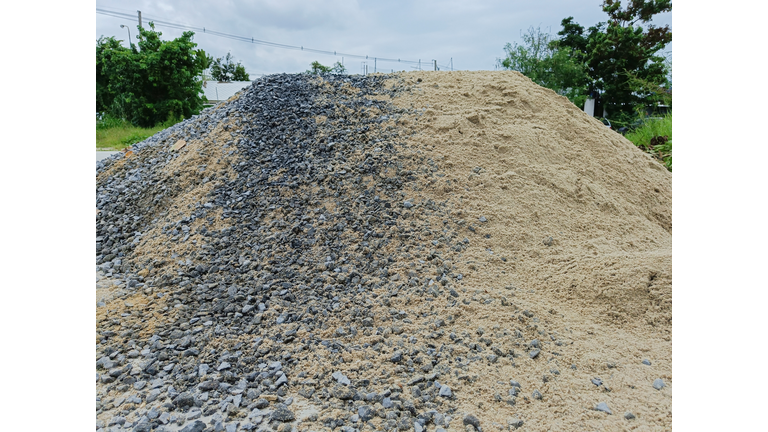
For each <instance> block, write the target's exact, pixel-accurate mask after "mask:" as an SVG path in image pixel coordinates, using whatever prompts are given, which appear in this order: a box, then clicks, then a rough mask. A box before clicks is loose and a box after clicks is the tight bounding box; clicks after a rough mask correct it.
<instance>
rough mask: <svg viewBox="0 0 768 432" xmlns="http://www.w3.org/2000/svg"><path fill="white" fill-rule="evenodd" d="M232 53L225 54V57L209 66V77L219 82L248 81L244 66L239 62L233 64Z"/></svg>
mask: <svg viewBox="0 0 768 432" xmlns="http://www.w3.org/2000/svg"><path fill="white" fill-rule="evenodd" d="M233 60H234V58H233V57H232V53H229V52H228V53H227V55H226V56H225V57H223V58H222V57H219V58H217V59H216V60H214V61H213V62H212V64H211V76H212V77H213V79H215V80H216V81H219V82H230V81H250V78H249V76H248V73H247V72H246V71H245V66H243V65H242V64H240V62H237V63H236V64H235V63H234V61H233Z"/></svg>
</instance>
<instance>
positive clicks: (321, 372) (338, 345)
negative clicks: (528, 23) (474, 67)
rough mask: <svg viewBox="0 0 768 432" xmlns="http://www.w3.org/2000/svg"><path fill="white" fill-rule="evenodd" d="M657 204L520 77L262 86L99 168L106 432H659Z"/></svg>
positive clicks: (601, 143)
mask: <svg viewBox="0 0 768 432" xmlns="http://www.w3.org/2000/svg"><path fill="white" fill-rule="evenodd" d="M182 140H183V141H184V146H183V147H181V148H180V149H177V150H174V149H173V146H174V144H177V143H179V142H180V141H182ZM177 147H179V146H178V145H177ZM671 187H672V178H671V173H669V172H668V171H667V170H666V169H665V168H664V167H663V166H662V165H660V164H659V163H658V162H656V161H655V160H653V159H652V158H651V157H650V156H648V155H646V154H644V153H643V152H642V151H640V150H638V149H637V148H635V147H634V146H633V145H632V144H631V143H630V142H629V141H627V140H625V139H624V138H623V137H622V136H620V135H619V134H617V133H615V132H613V131H611V130H609V129H607V128H605V127H604V126H603V125H602V124H601V123H600V122H599V121H597V120H595V119H593V118H590V117H589V116H587V115H586V114H585V113H584V112H582V111H581V110H579V109H578V108H577V107H575V106H574V105H573V104H571V103H570V102H569V101H568V100H567V99H565V98H564V97H560V96H558V95H556V94H555V93H554V92H552V91H550V90H547V89H544V88H541V87H539V86H537V85H535V84H533V83H532V82H531V81H530V80H529V79H528V78H526V77H524V76H523V75H521V74H518V73H514V72H411V73H402V74H394V75H373V76H368V77H359V76H355V77H353V76H328V77H325V78H318V77H311V76H307V75H274V76H268V77H264V78H263V79H260V80H258V81H256V82H255V83H254V85H253V86H251V87H250V88H248V89H245V90H244V91H242V92H241V93H239V94H238V95H236V96H235V97H233V98H232V99H230V101H228V102H227V103H224V104H220V105H218V106H216V107H214V108H213V109H210V110H207V111H206V112H204V113H202V114H201V115H200V116H197V117H195V118H193V119H190V120H187V121H185V122H183V123H181V124H179V125H176V126H174V127H172V128H169V129H167V130H165V131H162V132H160V133H158V134H157V135H155V136H154V137H152V138H149V139H148V140H147V141H145V142H143V143H140V144H138V145H136V146H135V147H134V149H133V152H132V154H130V155H126V156H122V155H118V156H117V157H113V158H110V159H108V160H106V161H104V162H101V163H100V164H99V165H97V209H98V210H100V211H99V212H98V213H97V225H96V228H97V265H98V269H97V280H99V290H98V299H97V300H98V304H97V311H96V317H97V328H96V333H97V334H96V342H97V346H96V359H97V388H96V393H97V394H96V396H97V412H96V414H97V429H102V430H147V431H150V430H166V431H175V430H184V431H198V432H200V431H209V430H210V431H214V430H215V431H219V430H222V431H223V430H226V431H230V430H231V431H237V430H279V431H288V430H292V429H295V430H331V429H339V430H343V431H352V430H416V431H422V430H428V431H435V430H438V431H439V430H440V429H444V430H462V431H463V430H476V429H477V430H485V431H489V430H515V429H518V430H531V431H539V430H542V431H543V430H669V429H671V423H672V384H673V383H672V376H671V371H672V342H671V340H672V339H671V338H672V334H671V332H672V315H671V312H672V304H671V303H672V285H671V281H672V262H671V256H672V255H671V253H672V249H671V246H672V245H671V241H672V214H671V210H672V204H671V199H672V189H671Z"/></svg>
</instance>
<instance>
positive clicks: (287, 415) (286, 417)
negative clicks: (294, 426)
mask: <svg viewBox="0 0 768 432" xmlns="http://www.w3.org/2000/svg"><path fill="white" fill-rule="evenodd" d="M271 418H272V420H277V421H280V422H289V421H292V420H293V419H294V418H295V416H294V415H293V411H291V410H289V409H288V408H287V407H285V405H282V404H280V405H277V407H276V408H275V410H274V411H272V416H271Z"/></svg>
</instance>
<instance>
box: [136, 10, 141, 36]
mask: <svg viewBox="0 0 768 432" xmlns="http://www.w3.org/2000/svg"><path fill="white" fill-rule="evenodd" d="M136 12H138V13H139V40H142V39H141V11H136Z"/></svg>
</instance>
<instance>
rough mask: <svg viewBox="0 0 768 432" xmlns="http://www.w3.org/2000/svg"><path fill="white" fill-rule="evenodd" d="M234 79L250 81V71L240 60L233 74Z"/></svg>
mask: <svg viewBox="0 0 768 432" xmlns="http://www.w3.org/2000/svg"><path fill="white" fill-rule="evenodd" d="M232 80H233V81H250V80H251V79H250V77H249V76H248V73H247V72H246V71H245V66H243V65H241V64H240V63H239V62H238V63H237V66H235V72H234V74H233V75H232Z"/></svg>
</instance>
